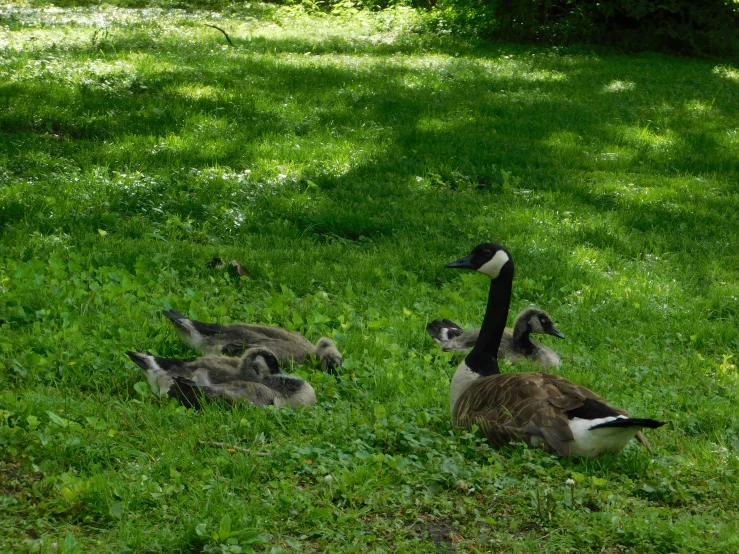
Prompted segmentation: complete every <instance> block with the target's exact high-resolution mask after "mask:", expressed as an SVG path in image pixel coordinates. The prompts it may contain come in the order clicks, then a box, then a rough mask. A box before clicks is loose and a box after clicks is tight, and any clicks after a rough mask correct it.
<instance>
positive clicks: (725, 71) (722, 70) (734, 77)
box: [713, 65, 739, 82]
mask: <svg viewBox="0 0 739 554" xmlns="http://www.w3.org/2000/svg"><path fill="white" fill-rule="evenodd" d="M713 73H714V74H715V75H720V76H721V77H723V78H724V79H728V80H729V81H734V82H739V69H736V68H735V67H732V66H726V65H717V66H716V67H714V68H713Z"/></svg>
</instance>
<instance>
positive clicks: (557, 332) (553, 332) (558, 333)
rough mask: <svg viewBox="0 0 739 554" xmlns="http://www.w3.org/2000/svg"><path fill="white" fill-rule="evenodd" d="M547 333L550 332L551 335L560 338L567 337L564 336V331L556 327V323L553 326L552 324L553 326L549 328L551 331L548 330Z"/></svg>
mask: <svg viewBox="0 0 739 554" xmlns="http://www.w3.org/2000/svg"><path fill="white" fill-rule="evenodd" d="M547 334H549V335H553V336H555V337H558V338H560V339H563V338H565V336H564V334H563V333H562V331H560V330H559V329H557V328H556V327H555V326H554V325H552V326H551V327H550V328H549V332H548V333H547Z"/></svg>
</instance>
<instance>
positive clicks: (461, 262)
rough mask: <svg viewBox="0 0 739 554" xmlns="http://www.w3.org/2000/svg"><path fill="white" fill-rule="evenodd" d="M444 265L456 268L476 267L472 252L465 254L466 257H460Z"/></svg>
mask: <svg viewBox="0 0 739 554" xmlns="http://www.w3.org/2000/svg"><path fill="white" fill-rule="evenodd" d="M444 267H450V268H456V269H475V266H474V265H472V254H470V255H469V256H465V257H464V258H460V259H458V260H456V261H454V262H449V263H448V264H446V265H445V266H444Z"/></svg>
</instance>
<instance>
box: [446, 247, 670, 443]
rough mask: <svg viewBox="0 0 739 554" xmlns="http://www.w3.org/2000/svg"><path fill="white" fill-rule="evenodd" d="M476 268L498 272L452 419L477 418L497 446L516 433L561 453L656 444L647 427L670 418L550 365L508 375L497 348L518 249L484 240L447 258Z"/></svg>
mask: <svg viewBox="0 0 739 554" xmlns="http://www.w3.org/2000/svg"><path fill="white" fill-rule="evenodd" d="M446 267H450V268H460V269H473V270H475V271H479V272H480V273H484V274H485V275H487V276H488V277H490V279H491V284H490V292H489V295H488V305H487V309H486V311H485V317H484V319H483V322H482V327H481V329H480V334H479V336H478V338H477V341H476V342H475V346H474V348H473V349H472V351H471V352H470V353H469V354H468V355H467V357H466V358H465V359H464V361H463V362H462V363H461V364H460V365H459V367H458V368H457V371H456V372H455V374H454V377H453V378H452V383H451V414H452V423H453V425H454V426H455V427H457V428H461V429H468V430H469V429H471V428H472V426H473V425H476V426H477V427H478V429H479V431H480V433H481V434H482V435H484V436H485V437H486V438H487V440H488V442H489V443H490V444H491V445H492V446H493V447H495V448H499V447H502V446H505V445H506V444H508V443H510V442H512V441H523V442H525V443H526V444H527V445H528V446H529V447H532V448H536V447H539V448H543V449H544V450H547V451H549V452H556V453H557V454H559V455H560V456H564V457H570V456H582V457H595V456H598V455H600V454H603V453H605V452H619V451H621V450H622V449H623V448H624V447H625V446H626V444H627V443H628V442H629V441H630V440H631V439H632V438H634V437H636V438H637V439H638V440H639V441H640V442H641V443H642V444H643V445H644V446H645V447H646V448H647V449H648V450H649V451H650V452H651V451H652V450H651V447H650V446H649V442H648V441H647V440H646V438H644V436H643V435H641V433H640V430H641V429H643V428H645V427H648V428H657V427H661V426H662V425H664V423H663V422H661V421H656V420H654V419H640V418H632V417H631V416H630V415H629V414H628V413H627V412H626V411H625V410H622V409H620V408H615V407H613V406H611V405H610V404H609V403H608V402H607V401H606V400H605V399H603V398H602V397H600V396H598V395H597V394H595V393H594V392H593V391H591V390H590V389H588V388H586V387H583V386H582V385H578V384H576V383H573V382H571V381H569V380H567V379H565V378H564V377H560V376H559V375H554V374H551V373H538V372H536V373H511V374H506V375H501V374H500V370H499V368H498V361H497V353H498V349H499V347H500V343H501V339H502V337H503V332H504V330H505V324H506V319H507V317H508V309H509V307H510V300H511V290H512V286H513V272H514V266H513V257H512V256H511V253H510V252H509V251H508V250H507V249H506V248H505V247H503V246H501V245H499V244H493V243H484V244H481V245H479V246H477V247H476V248H475V249H474V250H473V251H472V253H471V254H470V255H468V256H466V257H464V258H461V259H459V260H457V261H454V262H451V263H449V264H447V265H446Z"/></svg>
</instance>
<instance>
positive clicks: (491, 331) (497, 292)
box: [465, 260, 513, 377]
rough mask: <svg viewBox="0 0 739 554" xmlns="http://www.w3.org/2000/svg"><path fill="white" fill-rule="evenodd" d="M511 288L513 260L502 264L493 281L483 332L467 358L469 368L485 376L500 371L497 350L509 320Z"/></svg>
mask: <svg viewBox="0 0 739 554" xmlns="http://www.w3.org/2000/svg"><path fill="white" fill-rule="evenodd" d="M512 289H513V260H511V261H509V262H508V263H507V264H506V265H505V266H503V269H501V271H500V274H499V275H498V277H497V278H496V279H493V280H492V282H491V283H490V292H489V293H488V307H487V309H486V310H485V317H484V319H483V320H482V327H481V328H480V335H479V336H478V337H477V342H476V343H475V346H474V348H473V349H472V351H471V352H470V353H469V354H468V355H467V357H466V358H465V363H466V364H467V367H469V368H470V369H471V370H472V371H474V372H476V373H479V374H480V375H482V376H483V377H484V376H487V375H496V374H498V373H500V369H499V368H498V349H499V348H500V341H501V339H502V338H503V331H505V324H506V321H507V319H508V308H509V307H510V304H511V291H512Z"/></svg>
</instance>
